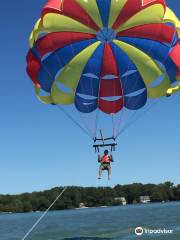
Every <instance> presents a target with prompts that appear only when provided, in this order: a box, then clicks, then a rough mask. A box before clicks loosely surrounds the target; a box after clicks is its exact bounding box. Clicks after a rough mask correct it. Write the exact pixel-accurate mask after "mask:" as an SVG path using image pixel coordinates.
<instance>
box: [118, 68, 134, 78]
mask: <svg viewBox="0 0 180 240" xmlns="http://www.w3.org/2000/svg"><path fill="white" fill-rule="evenodd" d="M136 72H137V70H128V71H127V72H125V73H124V74H123V75H122V76H121V78H123V77H128V76H129V75H132V74H134V73H136Z"/></svg>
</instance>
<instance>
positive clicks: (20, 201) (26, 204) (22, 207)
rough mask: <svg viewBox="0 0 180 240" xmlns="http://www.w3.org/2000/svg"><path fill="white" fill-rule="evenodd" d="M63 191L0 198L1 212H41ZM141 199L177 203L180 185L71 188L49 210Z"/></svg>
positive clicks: (116, 203)
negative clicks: (141, 197)
mask: <svg viewBox="0 0 180 240" xmlns="http://www.w3.org/2000/svg"><path fill="white" fill-rule="evenodd" d="M62 190H63V187H55V188H53V189H51V190H46V191H42V192H33V193H23V194H20V195H0V212H13V213H21V212H31V211H44V210H46V209H47V208H48V207H49V206H50V204H51V203H52V202H53V201H54V199H55V198H56V197H57V196H58V194H59V193H60V192H61V191H62ZM140 196H149V197H150V200H151V202H162V201H164V202H167V201H180V185H177V186H175V185H174V184H173V183H171V182H165V183H162V184H158V185H155V184H141V183H134V184H128V185H116V186H115V187H76V186H70V187H68V188H67V190H66V191H65V192H64V194H63V196H62V197H61V199H59V200H58V201H57V203H56V204H55V205H54V206H53V208H52V209H51V210H64V209H73V208H78V207H79V203H84V204H85V206H87V207H99V206H104V205H106V206H114V205H119V204H121V201H117V198H119V197H125V198H126V201H127V203H128V204H135V203H139V197H140Z"/></svg>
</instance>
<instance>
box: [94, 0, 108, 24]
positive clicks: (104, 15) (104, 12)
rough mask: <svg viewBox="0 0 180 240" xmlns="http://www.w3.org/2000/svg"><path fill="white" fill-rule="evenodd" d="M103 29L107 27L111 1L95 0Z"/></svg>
mask: <svg viewBox="0 0 180 240" xmlns="http://www.w3.org/2000/svg"><path fill="white" fill-rule="evenodd" d="M96 2H97V6H98V8H99V13H100V16H101V19H102V23H103V26H104V27H108V23H109V13H110V7H111V0H96Z"/></svg>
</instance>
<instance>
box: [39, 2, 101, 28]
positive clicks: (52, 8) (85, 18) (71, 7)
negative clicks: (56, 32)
mask: <svg viewBox="0 0 180 240" xmlns="http://www.w3.org/2000/svg"><path fill="white" fill-rule="evenodd" d="M62 4H63V5H62ZM47 13H58V14H62V15H64V16H67V17H70V18H72V19H74V20H77V21H79V22H81V23H83V24H85V25H86V26H89V27H90V28H92V29H94V30H96V31H99V27H98V25H97V24H96V23H95V22H94V20H93V19H92V18H91V17H90V16H89V15H88V13H87V12H86V11H85V10H84V9H83V8H82V7H81V6H80V5H79V4H78V3H77V2H76V1H74V0H64V1H63V3H62V2H61V1H60V0H49V1H48V2H47V3H46V5H45V6H44V8H43V10H42V17H43V16H44V15H45V14H47Z"/></svg>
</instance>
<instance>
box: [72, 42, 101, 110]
mask: <svg viewBox="0 0 180 240" xmlns="http://www.w3.org/2000/svg"><path fill="white" fill-rule="evenodd" d="M103 50H104V44H101V45H100V46H99V47H98V48H97V49H96V51H95V52H94V54H93V55H92V57H91V58H90V59H89V61H88V63H87V64H86V66H85V68H84V71H83V73H82V76H81V78H80V80H79V83H78V86H77V89H76V94H75V106H76V108H77V109H78V110H79V111H80V112H83V113H88V112H92V111H94V110H95V109H96V108H97V105H98V95H99V85H100V74H101V66H102V57H103ZM80 94H83V95H84V97H82V96H80ZM85 96H94V97H95V98H94V99H86V98H85Z"/></svg>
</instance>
